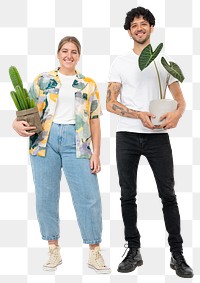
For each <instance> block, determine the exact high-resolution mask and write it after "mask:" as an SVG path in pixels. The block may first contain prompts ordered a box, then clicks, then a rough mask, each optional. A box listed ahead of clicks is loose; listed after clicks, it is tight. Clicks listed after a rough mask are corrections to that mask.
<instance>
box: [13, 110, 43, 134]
mask: <svg viewBox="0 0 200 283" xmlns="http://www.w3.org/2000/svg"><path fill="white" fill-rule="evenodd" d="M16 115H17V121H26V122H28V123H29V125H30V126H35V127H36V129H35V130H31V131H30V132H35V133H40V132H41V131H42V130H43V128H42V124H41V121H40V116H39V113H38V108H37V106H36V107H34V108H30V109H26V110H21V111H16Z"/></svg>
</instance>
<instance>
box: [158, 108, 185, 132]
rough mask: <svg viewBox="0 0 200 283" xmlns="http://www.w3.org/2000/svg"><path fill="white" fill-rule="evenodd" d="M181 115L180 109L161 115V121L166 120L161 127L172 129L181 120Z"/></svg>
mask: <svg viewBox="0 0 200 283" xmlns="http://www.w3.org/2000/svg"><path fill="white" fill-rule="evenodd" d="M180 118H181V115H180V113H179V112H178V111H175V112H168V113H166V114H164V115H162V116H161V117H160V121H163V120H164V119H165V121H164V122H163V123H162V124H161V125H160V126H159V128H163V129H166V130H167V129H172V128H175V127H176V126H177V124H178V122H179V119H180Z"/></svg>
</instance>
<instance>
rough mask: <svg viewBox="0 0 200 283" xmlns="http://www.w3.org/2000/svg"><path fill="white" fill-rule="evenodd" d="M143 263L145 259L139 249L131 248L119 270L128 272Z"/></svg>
mask: <svg viewBox="0 0 200 283" xmlns="http://www.w3.org/2000/svg"><path fill="white" fill-rule="evenodd" d="M141 265H143V260H142V257H141V254H140V251H139V250H136V249H134V248H129V251H128V253H127V256H126V257H125V259H124V260H123V261H122V262H121V263H120V264H119V266H118V269H117V271H118V272H122V273H128V272H131V271H133V270H135V269H136V267H137V266H141Z"/></svg>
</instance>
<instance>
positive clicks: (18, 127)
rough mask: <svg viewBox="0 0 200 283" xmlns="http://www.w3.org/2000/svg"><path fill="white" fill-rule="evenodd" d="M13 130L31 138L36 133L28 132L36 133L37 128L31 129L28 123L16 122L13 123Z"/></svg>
mask: <svg viewBox="0 0 200 283" xmlns="http://www.w3.org/2000/svg"><path fill="white" fill-rule="evenodd" d="M12 126H13V129H14V130H15V131H16V132H17V133H18V134H19V135H20V136H22V137H31V136H33V135H34V134H35V133H34V132H27V131H30V130H32V131H34V130H35V129H36V127H33V126H32V127H30V125H29V124H28V123H27V122H26V121H17V120H14V122H13V125H12Z"/></svg>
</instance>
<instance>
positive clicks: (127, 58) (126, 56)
mask: <svg viewBox="0 0 200 283" xmlns="http://www.w3.org/2000/svg"><path fill="white" fill-rule="evenodd" d="M132 59H134V56H132V54H131V52H130V51H129V52H126V53H124V54H121V55H117V56H116V57H115V58H114V60H113V62H112V65H119V66H121V64H123V63H124V62H126V61H130V60H132Z"/></svg>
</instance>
